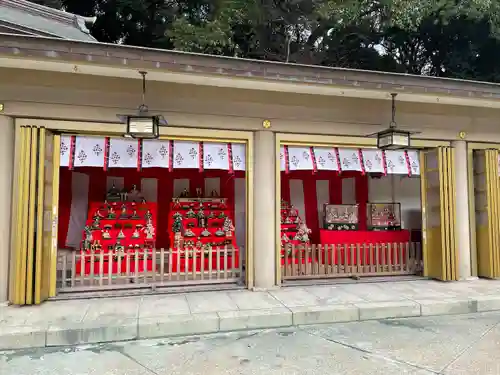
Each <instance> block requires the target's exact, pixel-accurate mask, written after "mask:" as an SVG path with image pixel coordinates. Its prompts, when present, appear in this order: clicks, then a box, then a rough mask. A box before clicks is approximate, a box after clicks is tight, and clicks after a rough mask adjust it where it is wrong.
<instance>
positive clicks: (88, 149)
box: [73, 136, 105, 167]
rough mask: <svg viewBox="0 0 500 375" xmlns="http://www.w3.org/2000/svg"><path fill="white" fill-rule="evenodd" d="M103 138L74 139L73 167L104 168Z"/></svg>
mask: <svg viewBox="0 0 500 375" xmlns="http://www.w3.org/2000/svg"><path fill="white" fill-rule="evenodd" d="M104 149H105V138H103V137H79V136H77V137H76V140H75V160H74V162H73V165H74V166H75V167H104Z"/></svg>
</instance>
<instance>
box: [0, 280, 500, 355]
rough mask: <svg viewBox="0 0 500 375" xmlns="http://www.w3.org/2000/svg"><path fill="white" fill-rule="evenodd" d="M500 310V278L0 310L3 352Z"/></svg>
mask: <svg viewBox="0 0 500 375" xmlns="http://www.w3.org/2000/svg"><path fill="white" fill-rule="evenodd" d="M496 310H500V281H492V280H475V281H466V282H455V283H441V282H437V281H430V280H416V281H401V282H384V283H354V284H337V285H324V286H303V287H284V288H281V289H277V290H273V291H269V292H251V291H247V290H237V291H231V292H228V291H224V292H200V293H186V294H175V295H155V296H142V297H127V298H107V299H104V298H101V299H87V300H70V301H56V302H48V303H45V304H43V305H41V306H30V307H13V306H9V307H0V350H1V349H16V348H34V347H55V346H71V345H78V344H94V343H103V342H115V341H127V340H137V339H153V338H162V337H174V336H186V335H198V334H210V333H216V332H229V331H243V330H255V329H269V328H279V327H291V326H302V325H311V324H319V323H339V322H352V321H366V320H377V319H387V318H402V317H417V316H438V315H448V314H465V313H475V312H487V311H496Z"/></svg>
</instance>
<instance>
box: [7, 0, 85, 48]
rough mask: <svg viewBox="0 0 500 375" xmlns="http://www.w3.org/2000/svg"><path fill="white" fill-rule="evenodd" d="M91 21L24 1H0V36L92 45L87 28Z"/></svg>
mask: <svg viewBox="0 0 500 375" xmlns="http://www.w3.org/2000/svg"><path fill="white" fill-rule="evenodd" d="M94 21H95V18H86V17H81V16H78V15H75V14H72V13H67V12H63V11H60V10H56V9H52V8H49V7H46V6H43V5H39V4H35V3H32V2H29V1H26V0H0V33H12V34H25V35H37V36H50V37H57V38H61V39H71V40H80V41H95V39H94V37H92V35H90V31H89V30H88V28H87V25H88V24H90V25H91V24H92V23H93V22H94Z"/></svg>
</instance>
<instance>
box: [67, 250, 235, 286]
mask: <svg viewBox="0 0 500 375" xmlns="http://www.w3.org/2000/svg"><path fill="white" fill-rule="evenodd" d="M240 251H243V250H242V249H235V248H233V247H232V246H226V247H220V248H219V247H218V248H213V249H211V250H199V249H191V248H190V249H181V250H176V249H137V250H129V251H125V252H122V253H116V252H100V251H96V250H89V251H60V252H59V254H58V267H57V288H58V291H59V292H72V291H75V292H77V291H81V292H83V291H93V290H112V289H123V288H145V287H151V288H156V287H162V286H180V285H197V284H210V283H214V284H216V283H237V282H239V281H241V279H242V276H243V272H242V260H241V256H240Z"/></svg>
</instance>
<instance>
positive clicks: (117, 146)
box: [108, 138, 139, 168]
mask: <svg viewBox="0 0 500 375" xmlns="http://www.w3.org/2000/svg"><path fill="white" fill-rule="evenodd" d="M138 160H139V142H138V141H137V140H136V139H123V138H111V139H110V140H109V162H108V167H110V168H137V163H138Z"/></svg>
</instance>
